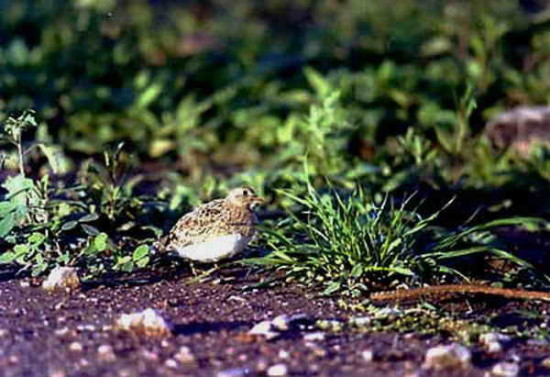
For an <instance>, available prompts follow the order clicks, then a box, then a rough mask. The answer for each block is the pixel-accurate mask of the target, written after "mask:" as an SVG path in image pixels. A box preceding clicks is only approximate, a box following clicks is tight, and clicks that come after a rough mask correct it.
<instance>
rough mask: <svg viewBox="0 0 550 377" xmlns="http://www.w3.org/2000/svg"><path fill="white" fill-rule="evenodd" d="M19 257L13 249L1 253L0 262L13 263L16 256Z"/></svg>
mask: <svg viewBox="0 0 550 377" xmlns="http://www.w3.org/2000/svg"><path fill="white" fill-rule="evenodd" d="M16 257H17V254H16V253H14V252H13V251H8V252H5V253H3V254H2V255H0V264H6V263H12V262H13V261H14V260H15V258H16Z"/></svg>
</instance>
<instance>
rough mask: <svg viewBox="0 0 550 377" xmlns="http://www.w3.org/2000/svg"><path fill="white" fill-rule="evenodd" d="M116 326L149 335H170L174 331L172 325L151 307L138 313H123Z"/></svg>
mask: <svg viewBox="0 0 550 377" xmlns="http://www.w3.org/2000/svg"><path fill="white" fill-rule="evenodd" d="M115 327H116V328H118V329H120V330H125V331H131V332H136V333H143V334H145V335H148V336H158V335H168V334H170V333H171V331H172V326H171V325H170V324H169V323H168V322H167V321H166V320H165V319H164V318H163V317H162V316H161V315H160V314H159V313H157V312H156V311H155V310H154V309H150V308H149V309H145V310H144V311H142V312H138V313H132V314H122V315H121V316H120V317H119V318H118V320H117V321H116V326H115Z"/></svg>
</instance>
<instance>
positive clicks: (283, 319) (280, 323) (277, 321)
mask: <svg viewBox="0 0 550 377" xmlns="http://www.w3.org/2000/svg"><path fill="white" fill-rule="evenodd" d="M271 325H272V326H273V328H274V329H275V330H278V331H288V329H289V328H290V317H289V316H288V315H286V314H281V315H278V316H277V317H275V318H273V319H272V320H271Z"/></svg>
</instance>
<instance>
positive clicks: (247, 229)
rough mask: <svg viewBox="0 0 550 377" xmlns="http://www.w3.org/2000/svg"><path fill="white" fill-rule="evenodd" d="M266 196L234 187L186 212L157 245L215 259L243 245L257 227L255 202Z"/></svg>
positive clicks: (201, 258)
mask: <svg viewBox="0 0 550 377" xmlns="http://www.w3.org/2000/svg"><path fill="white" fill-rule="evenodd" d="M262 201H263V200H262V199H261V198H260V197H258V196H257V195H256V194H255V193H254V190H252V189H250V188H247V187H242V188H237V189H234V190H231V192H230V193H229V194H228V195H227V197H226V198H224V199H216V200H213V201H211V202H208V203H206V204H203V205H201V206H199V207H197V208H195V210H193V211H192V212H189V213H187V214H186V215H184V216H183V217H182V218H181V219H179V220H178V222H177V223H176V224H175V225H174V226H173V228H172V229H171V230H170V232H169V233H168V235H166V236H165V237H164V238H162V239H161V240H159V242H157V244H156V245H155V246H156V248H157V249H159V250H160V251H168V252H170V251H174V252H176V253H177V254H179V255H180V256H181V257H184V258H187V259H191V260H195V261H199V262H216V261H218V260H221V259H225V258H229V257H232V256H234V255H236V254H238V253H239V252H241V251H242V249H244V247H246V245H247V244H248V243H249V242H250V240H251V239H252V237H253V236H254V233H255V231H256V229H255V228H256V225H257V223H258V219H257V217H256V214H255V213H254V207H255V205H256V204H259V203H261V202H262Z"/></svg>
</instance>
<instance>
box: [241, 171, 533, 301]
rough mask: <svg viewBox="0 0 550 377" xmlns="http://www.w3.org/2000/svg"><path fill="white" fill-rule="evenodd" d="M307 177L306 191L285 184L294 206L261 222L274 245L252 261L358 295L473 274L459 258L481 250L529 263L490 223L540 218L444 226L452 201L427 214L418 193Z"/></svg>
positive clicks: (285, 192) (328, 288) (330, 289)
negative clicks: (374, 191)
mask: <svg viewBox="0 0 550 377" xmlns="http://www.w3.org/2000/svg"><path fill="white" fill-rule="evenodd" d="M306 174H307V172H306ZM306 184H307V193H306V194H305V196H297V195H295V194H294V193H293V192H292V191H291V190H282V191H280V194H281V195H283V196H285V197H287V198H288V199H290V200H291V201H292V202H293V203H294V205H295V208H294V211H293V212H290V213H289V217H288V218H287V219H285V220H282V221H280V222H279V223H276V224H275V226H271V224H270V225H269V226H268V227H266V229H265V230H264V237H265V241H266V243H267V245H268V247H269V248H270V249H271V250H272V252H271V253H270V254H268V255H266V256H264V257H261V258H253V259H250V260H248V261H247V263H252V264H259V265H262V266H267V267H270V268H276V269H281V270H284V271H286V272H287V274H288V275H287V276H288V277H289V278H290V279H294V280H297V281H300V282H303V283H306V284H308V285H320V286H322V287H324V292H325V293H327V294H330V293H334V292H340V293H345V294H351V295H354V296H356V295H360V294H361V292H364V291H367V290H369V289H372V288H373V287H375V288H376V287H384V288H387V287H388V286H391V285H395V284H397V283H399V282H402V283H407V284H412V285H418V284H420V283H429V282H437V281H438V280H440V279H442V278H443V277H445V276H455V277H458V278H464V279H468V278H469V277H472V276H473V274H474V272H473V271H468V268H467V266H466V267H465V266H461V265H460V263H458V262H461V261H464V259H465V258H468V257H473V256H476V255H483V256H491V257H496V258H502V259H505V260H508V261H510V262H512V263H513V264H514V265H517V266H519V267H520V268H529V267H530V266H529V264H528V263H527V262H525V261H523V260H521V259H519V258H517V257H515V256H514V255H513V254H511V253H509V252H508V251H506V250H504V249H502V247H501V246H499V245H498V242H496V239H495V238H494V237H493V236H492V234H491V230H492V229H494V228H497V227H500V226H513V225H525V224H527V223H533V222H537V220H536V219H528V218H519V217H518V218H509V219H500V220H495V221H491V222H487V223H484V224H479V225H475V226H464V227H461V228H459V229H456V230H447V229H444V228H442V227H438V226H436V219H437V218H438V216H439V215H440V213H441V212H443V211H444V210H445V208H446V207H447V206H449V205H450V204H451V202H452V201H450V202H449V203H447V205H446V206H444V207H443V208H441V209H440V210H439V211H437V212H435V213H433V214H431V215H428V216H423V215H422V214H421V212H420V211H419V207H418V206H417V207H413V206H412V200H413V196H409V197H407V198H405V199H404V200H402V201H401V202H400V203H397V202H396V201H395V200H393V199H390V198H389V196H388V195H386V196H384V197H383V198H382V199H381V200H374V199H371V198H369V196H368V195H366V194H365V193H364V190H362V189H360V188H358V189H355V190H354V191H352V192H347V193H346V192H342V191H339V190H336V189H334V188H329V189H327V190H325V191H317V190H315V189H314V187H313V186H312V184H311V183H310V181H309V179H306ZM464 267H465V268H464Z"/></svg>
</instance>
